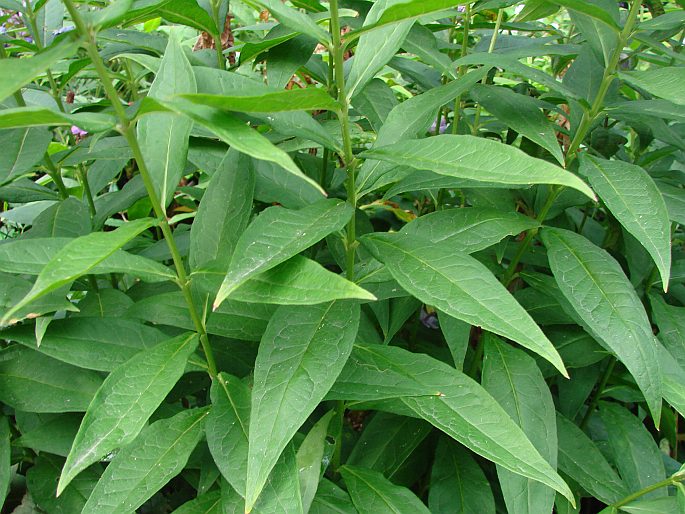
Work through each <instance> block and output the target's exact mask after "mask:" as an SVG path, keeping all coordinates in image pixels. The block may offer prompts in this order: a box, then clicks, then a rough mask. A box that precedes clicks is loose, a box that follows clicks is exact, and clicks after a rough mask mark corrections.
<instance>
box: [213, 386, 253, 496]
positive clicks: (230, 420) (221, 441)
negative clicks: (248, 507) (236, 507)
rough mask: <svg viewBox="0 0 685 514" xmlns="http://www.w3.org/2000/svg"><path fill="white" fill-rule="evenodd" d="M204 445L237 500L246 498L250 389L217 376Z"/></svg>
mask: <svg viewBox="0 0 685 514" xmlns="http://www.w3.org/2000/svg"><path fill="white" fill-rule="evenodd" d="M210 396H211V400H212V410H211V411H210V413H209V416H208V417H207V425H206V427H205V432H206V434H207V445H208V446H209V451H210V452H211V454H212V457H214V462H215V463H216V466H217V467H218V468H219V471H221V474H222V475H223V476H224V478H225V479H226V480H228V483H229V484H231V486H232V487H233V489H235V490H236V491H237V492H238V493H239V494H240V496H243V497H244V496H245V476H246V474H247V445H248V439H247V431H248V427H249V423H250V388H249V387H248V386H247V385H246V384H245V383H244V382H242V381H240V380H239V379H237V378H236V377H234V376H232V375H229V374H227V373H220V374H219V375H218V376H217V378H216V380H214V381H213V382H212V388H211V391H210Z"/></svg>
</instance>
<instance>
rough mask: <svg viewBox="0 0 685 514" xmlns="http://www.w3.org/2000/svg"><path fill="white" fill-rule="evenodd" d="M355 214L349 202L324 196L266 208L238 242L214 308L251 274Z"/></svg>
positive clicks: (321, 236)
mask: <svg viewBox="0 0 685 514" xmlns="http://www.w3.org/2000/svg"><path fill="white" fill-rule="evenodd" d="M351 216H352V209H351V208H350V206H349V204H346V203H344V202H341V201H340V200H322V201H320V202H317V203H315V204H312V205H308V206H307V207H303V208H302V209H299V210H297V211H295V210H289V209H284V208H282V207H269V208H268V209H265V210H264V211H262V212H261V213H260V215H259V216H258V217H257V218H256V219H255V220H254V221H253V222H252V223H251V224H250V225H249V226H248V227H247V229H246V230H245V232H243V234H242V235H241V236H240V239H238V242H237V243H236V248H235V251H234V252H233V257H232V258H231V263H230V265H229V267H228V273H227V274H226V278H225V279H224V281H223V283H222V284H221V288H220V289H219V293H218V294H217V296H216V299H215V300H214V309H216V308H217V307H218V306H219V305H221V302H223V301H224V300H225V299H226V298H227V297H228V296H229V295H230V294H231V293H232V292H233V291H235V290H236V289H237V288H238V287H239V286H240V285H242V284H244V283H245V282H246V281H247V280H248V279H249V278H251V277H253V276H255V275H257V274H258V273H261V272H263V271H267V270H269V269H271V268H274V267H275V266H277V265H278V264H281V263H282V262H285V261H286V260H288V259H289V258H290V257H293V256H294V255H297V254H298V253H300V252H301V251H302V250H305V249H307V248H309V247H310V246H311V245H313V244H314V243H316V242H318V241H320V240H321V239H323V238H324V237H326V236H327V235H328V234H330V233H331V232H334V231H336V230H340V229H341V228H343V226H345V223H347V221H348V220H349V219H350V217H351Z"/></svg>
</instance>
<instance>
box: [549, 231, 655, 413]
mask: <svg viewBox="0 0 685 514" xmlns="http://www.w3.org/2000/svg"><path fill="white" fill-rule="evenodd" d="M542 241H543V242H544V244H545V247H546V248H547V256H548V258H549V263H550V266H551V267H552V272H553V273H554V278H555V280H556V282H557V284H558V286H559V289H560V290H561V292H562V293H563V295H564V297H565V298H566V299H567V300H568V301H569V303H570V304H571V306H572V307H573V309H574V310H575V312H576V314H577V315H578V316H579V317H580V318H581V319H582V320H583V322H584V323H586V324H587V325H588V326H590V327H592V331H593V333H594V334H596V335H597V336H598V337H599V338H600V339H599V342H600V343H602V344H603V345H604V346H605V347H606V348H608V349H610V350H611V351H612V352H614V353H615V354H616V356H617V357H618V359H619V360H620V361H621V362H622V363H623V364H624V365H625V366H626V368H628V371H630V372H631V374H632V375H633V377H634V378H635V381H636V382H637V385H638V386H639V388H640V389H641V390H642V393H643V394H644V395H645V399H646V400H647V405H648V406H649V410H650V411H651V413H652V417H653V418H654V421H655V423H656V424H657V425H658V424H659V418H660V415H661V370H660V367H659V360H658V356H657V349H656V345H655V338H654V335H653V334H652V328H651V326H650V323H649V319H648V318H647V314H646V312H645V309H644V306H643V305H642V302H640V299H639V298H638V296H637V294H636V293H635V290H634V289H633V286H632V285H631V284H630V282H629V281H628V279H627V278H626V276H625V275H624V274H623V270H622V269H621V266H620V265H619V264H618V262H616V261H615V260H614V258H613V257H612V256H611V255H609V254H608V253H607V252H606V251H604V250H602V249H601V248H598V247H597V246H595V245H593V244H592V243H591V242H590V241H588V240H587V239H585V238H584V237H583V236H581V235H578V234H576V233H574V232H570V231H568V230H561V229H552V228H545V229H543V230H542Z"/></svg>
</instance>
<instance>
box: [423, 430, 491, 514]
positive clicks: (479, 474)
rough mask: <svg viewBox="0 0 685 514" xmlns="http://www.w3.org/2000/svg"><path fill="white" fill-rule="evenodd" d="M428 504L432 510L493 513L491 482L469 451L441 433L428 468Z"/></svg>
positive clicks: (446, 513)
mask: <svg viewBox="0 0 685 514" xmlns="http://www.w3.org/2000/svg"><path fill="white" fill-rule="evenodd" d="M430 480H431V481H430V489H429V490H428V506H429V507H430V511H431V512H432V513H433V514H454V513H457V514H469V513H471V512H478V513H479V514H494V513H495V499H494V498H493V496H492V490H491V489H490V482H488V479H487V478H485V474H484V473H483V470H482V469H480V466H479V465H478V463H477V462H476V461H475V460H474V459H473V457H472V456H471V454H470V453H469V452H468V450H466V449H465V448H464V447H462V446H461V445H459V444H457V443H456V442H454V441H451V440H450V439H448V438H446V437H444V436H443V437H441V438H440V441H438V446H437V448H436V449H435V461H433V467H432V469H431V478H430Z"/></svg>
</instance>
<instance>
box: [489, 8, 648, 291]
mask: <svg viewBox="0 0 685 514" xmlns="http://www.w3.org/2000/svg"><path fill="white" fill-rule="evenodd" d="M641 5H642V4H641V2H640V1H639V0H633V3H632V4H631V6H630V12H629V13H628V19H627V20H626V24H625V26H624V27H623V30H621V34H620V36H619V38H618V39H619V40H618V43H617V45H616V48H615V49H614V52H613V53H612V55H611V58H610V59H609V62H608V63H607V66H606V67H605V69H604V75H603V77H602V83H601V84H600V87H599V90H598V91H597V95H596V96H595V99H594V101H593V102H592V107H591V108H590V110H589V111H585V112H584V113H583V117H582V118H581V120H580V124H579V125H578V129H577V130H576V133H575V135H574V137H573V140H572V141H571V144H570V145H569V148H568V151H567V152H566V163H565V164H566V166H565V167H566V168H567V169H568V168H569V166H570V164H571V163H572V162H573V161H574V160H575V158H576V157H577V154H578V149H579V148H580V145H581V144H582V142H583V141H584V140H585V137H586V136H587V133H588V131H589V130H590V127H591V126H592V123H593V122H594V121H595V119H596V118H597V116H598V115H599V114H600V113H601V112H602V108H603V106H604V97H605V96H606V94H607V92H608V91H609V86H611V83H612V82H613V81H614V78H615V76H616V67H617V66H618V62H619V59H620V58H621V51H622V50H623V47H625V45H626V44H627V43H628V40H629V39H630V36H631V35H632V33H633V29H634V28H635V23H636V22H637V16H638V14H639V12H640V7H641ZM562 190H563V187H557V188H555V189H554V191H556V194H550V196H549V197H548V198H547V203H546V204H545V207H544V208H543V210H542V211H541V212H540V215H539V216H538V217H537V220H538V221H539V222H540V223H542V222H544V221H545V218H546V216H547V212H548V211H549V208H551V206H552V203H553V202H554V200H556V198H557V196H559V194H560V193H561V191H562ZM537 231H538V229H532V230H529V231H528V233H527V234H526V238H525V239H524V240H523V243H521V247H520V248H519V251H518V253H517V254H516V256H515V257H514V259H513V260H512V261H511V262H510V263H509V268H507V271H506V273H505V274H504V277H503V278H502V283H503V284H505V285H507V284H508V283H509V282H511V279H512V277H513V274H514V272H515V271H516V267H517V266H518V264H519V262H520V260H521V257H522V256H523V255H524V254H525V252H526V251H527V250H528V248H529V247H530V244H531V243H532V242H533V239H534V237H535V235H536V234H537Z"/></svg>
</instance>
